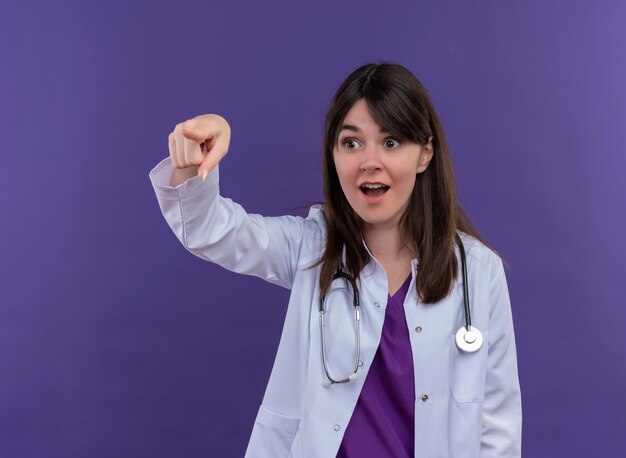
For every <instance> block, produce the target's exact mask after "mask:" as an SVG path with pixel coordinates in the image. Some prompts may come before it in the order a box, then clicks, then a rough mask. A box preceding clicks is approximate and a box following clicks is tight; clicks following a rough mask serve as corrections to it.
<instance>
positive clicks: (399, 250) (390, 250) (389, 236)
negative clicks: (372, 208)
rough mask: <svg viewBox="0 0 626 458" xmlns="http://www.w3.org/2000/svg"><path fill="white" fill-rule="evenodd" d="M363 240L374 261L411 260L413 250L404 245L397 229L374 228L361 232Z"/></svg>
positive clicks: (364, 229)
mask: <svg viewBox="0 0 626 458" xmlns="http://www.w3.org/2000/svg"><path fill="white" fill-rule="evenodd" d="M362 234H363V240H365V243H366V245H367V248H368V249H369V250H370V253H372V256H374V257H375V258H376V259H379V260H382V259H385V260H393V259H404V258H408V259H413V258H415V255H414V253H413V249H412V248H411V247H409V246H407V245H406V243H404V241H403V240H402V237H401V235H400V231H399V230H398V228H397V227H388V228H374V227H365V228H363V230H362Z"/></svg>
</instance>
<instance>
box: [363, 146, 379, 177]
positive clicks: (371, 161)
mask: <svg viewBox="0 0 626 458" xmlns="http://www.w3.org/2000/svg"><path fill="white" fill-rule="evenodd" d="M360 168H361V171H362V172H375V171H377V170H381V169H382V164H381V162H380V156H379V151H378V149H377V148H376V146H367V147H365V148H364V149H363V154H362V155H361V167H360Z"/></svg>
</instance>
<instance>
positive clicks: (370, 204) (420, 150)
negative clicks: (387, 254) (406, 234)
mask: <svg viewBox="0 0 626 458" xmlns="http://www.w3.org/2000/svg"><path fill="white" fill-rule="evenodd" d="M432 155H433V147H432V137H431V138H429V141H428V143H427V144H426V145H423V146H420V145H418V144H417V143H413V142H408V141H403V142H400V141H399V140H398V139H396V138H394V137H393V136H391V134H389V133H388V132H384V131H383V129H382V128H381V127H380V126H379V125H378V124H376V121H374V119H373V118H372V116H371V115H370V112H369V109H368V108H367V103H366V102H365V100H364V99H360V100H358V101H357V102H356V103H355V104H354V105H353V106H352V108H351V109H350V111H349V112H348V114H347V115H346V117H345V119H344V121H343V124H342V126H341V127H340V131H339V140H338V144H337V145H335V149H334V151H333V158H334V161H335V168H336V169H337V175H338V176H339V182H340V183H341V189H342V190H343V192H344V194H345V196H346V199H347V200H348V202H349V203H350V206H352V208H353V209H354V211H355V212H356V213H357V214H358V215H359V216H360V217H361V219H362V220H363V221H364V228H363V229H364V230H371V229H389V228H397V227H398V224H399V222H400V217H401V216H402V214H403V212H404V210H405V209H406V208H407V206H408V203H409V198H410V196H411V193H412V192H413V187H414V186H415V180H416V174H418V173H422V172H423V171H424V170H426V167H427V166H428V163H429V161H430V159H431V158H432Z"/></svg>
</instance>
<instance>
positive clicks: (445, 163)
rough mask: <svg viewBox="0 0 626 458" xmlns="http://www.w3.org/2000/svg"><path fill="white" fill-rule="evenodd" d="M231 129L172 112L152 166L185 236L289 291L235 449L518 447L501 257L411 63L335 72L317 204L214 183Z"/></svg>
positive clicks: (329, 453) (487, 452) (473, 453)
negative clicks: (291, 212)
mask: <svg viewBox="0 0 626 458" xmlns="http://www.w3.org/2000/svg"><path fill="white" fill-rule="evenodd" d="M229 141H230V128H229V126H228V123H227V122H226V120H224V119H223V118H222V117H220V116H218V115H214V114H211V115H203V116H198V117H196V118H194V119H191V120H188V121H185V122H183V123H181V124H178V125H177V126H176V127H175V129H174V131H173V132H172V133H171V134H170V137H169V150H170V157H169V158H168V159H165V160H164V161H162V162H161V163H160V164H159V165H157V166H156V167H155V168H154V169H153V170H152V172H151V174H150V177H151V180H152V183H153V186H154V189H155V192H156V194H157V197H158V199H159V204H160V206H161V210H162V212H163V215H164V216H165V219H166V220H167V222H168V224H169V225H170V227H171V228H172V230H173V231H174V232H175V233H176V235H177V237H178V238H179V240H180V241H181V242H182V244H183V245H184V246H185V247H186V248H187V249H188V250H190V251H191V252H192V253H194V254H195V255H197V256H200V257H201V258H203V259H206V260H209V261H211V262H215V263H217V264H219V265H221V266H223V267H225V268H227V269H229V270H231V271H233V272H238V273H243V274H249V275H256V276H258V277H261V278H264V279H265V280H267V281H269V282H272V283H275V284H278V285H281V286H284V287H286V288H289V289H291V297H290V301H289V306H288V309H287V315H286V318H285V325H284V328H283V333H282V337H281V340H280V345H279V348H278V352H277V355H276V360H275V363H274V367H273V371H272V374H271V376H270V380H269V383H268V386H267V389H266V392H265V396H264V398H263V402H262V404H261V406H260V409H259V412H258V415H257V418H256V422H255V425H254V429H253V431H252V436H251V438H250V442H249V444H248V450H247V453H246V456H248V457H264V458H265V457H335V456H337V457H361V458H363V457H409V456H416V457H452V458H461V457H498V458H504V457H519V456H520V455H521V451H520V449H521V420H522V416H521V401H520V387H519V381H518V373H517V359H516V350H515V339H514V331H513V322H512V315H511V305H510V302H509V294H508V287H507V283H506V278H505V273H504V268H503V263H502V260H501V258H500V257H499V256H498V254H497V253H496V252H495V251H494V250H492V249H491V248H490V247H489V246H488V245H487V244H486V243H485V242H484V241H483V240H482V239H481V237H480V236H479V234H478V233H477V232H476V230H475V229H474V228H473V226H472V224H471V222H470V221H469V219H468V217H467V216H466V215H465V214H464V213H463V211H462V210H461V208H460V205H459V202H458V199H457V195H456V187H455V180H454V173H453V166H452V161H451V157H450V153H449V151H448V147H447V145H446V140H445V137H444V133H443V129H442V126H441V124H440V121H439V118H438V116H437V114H436V112H435V109H434V108H433V105H432V103H431V101H430V99H429V97H428V95H427V93H426V91H425V90H424V88H423V87H422V85H421V84H420V82H419V81H418V80H417V79H416V78H415V76H413V74H411V72H409V71H408V70H407V69H406V68H404V67H402V66H400V65H396V64H391V63H382V64H369V65H365V66H363V67H360V68H358V69H357V70H355V71H354V72H353V73H352V74H350V75H349V76H348V78H347V79H346V81H345V82H344V83H343V84H342V85H341V87H340V88H339V90H338V91H337V93H336V94H335V96H334V98H333V100H332V103H331V106H330V109H329V112H328V116H327V118H326V124H325V130H324V145H323V156H322V171H323V187H324V198H325V204H324V205H315V206H313V207H311V209H310V211H309V214H308V216H307V217H306V218H301V217H295V216H282V217H263V216H261V215H255V214H247V213H246V211H245V210H244V209H243V208H242V207H241V206H240V205H238V204H236V203H234V202H232V201H231V200H230V199H226V198H222V197H221V196H220V195H219V185H218V183H219V167H218V166H217V164H218V162H219V161H220V160H221V159H222V158H223V157H224V155H225V154H226V152H227V151H228V145H229ZM464 264H465V268H463V265H464Z"/></svg>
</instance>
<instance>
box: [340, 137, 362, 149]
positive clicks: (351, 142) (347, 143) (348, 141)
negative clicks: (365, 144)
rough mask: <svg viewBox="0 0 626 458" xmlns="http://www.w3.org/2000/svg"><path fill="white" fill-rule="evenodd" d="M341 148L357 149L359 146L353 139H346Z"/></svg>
mask: <svg viewBox="0 0 626 458" xmlns="http://www.w3.org/2000/svg"><path fill="white" fill-rule="evenodd" d="M343 146H345V147H346V148H347V149H354V148H358V147H359V146H361V144H360V143H359V142H358V141H357V140H355V139H354V138H346V139H345V140H344V141H343Z"/></svg>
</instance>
